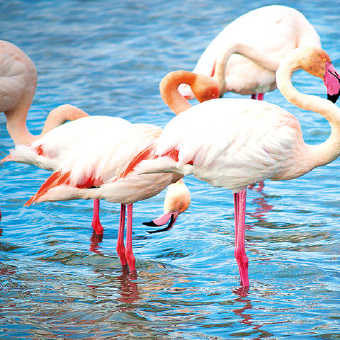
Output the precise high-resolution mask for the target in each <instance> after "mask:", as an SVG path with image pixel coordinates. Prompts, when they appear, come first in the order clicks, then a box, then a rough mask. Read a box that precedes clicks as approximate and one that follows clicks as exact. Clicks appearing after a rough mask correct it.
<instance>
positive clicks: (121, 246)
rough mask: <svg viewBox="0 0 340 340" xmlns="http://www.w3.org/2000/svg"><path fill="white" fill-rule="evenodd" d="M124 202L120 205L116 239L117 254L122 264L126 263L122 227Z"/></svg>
mask: <svg viewBox="0 0 340 340" xmlns="http://www.w3.org/2000/svg"><path fill="white" fill-rule="evenodd" d="M125 209H126V206H125V204H122V205H121V206H120V219H119V229H118V239H117V247H116V250H117V254H118V256H119V259H120V263H121V264H122V266H126V265H127V261H126V258H125V247H124V228H125Z"/></svg>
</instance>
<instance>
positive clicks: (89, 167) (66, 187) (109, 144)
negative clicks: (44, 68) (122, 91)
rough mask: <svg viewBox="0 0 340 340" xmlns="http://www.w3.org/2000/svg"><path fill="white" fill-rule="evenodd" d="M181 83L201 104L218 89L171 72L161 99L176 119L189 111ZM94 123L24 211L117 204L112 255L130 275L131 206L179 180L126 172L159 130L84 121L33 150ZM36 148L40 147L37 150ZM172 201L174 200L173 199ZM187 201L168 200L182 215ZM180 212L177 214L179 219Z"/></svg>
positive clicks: (66, 127) (132, 265)
mask: <svg viewBox="0 0 340 340" xmlns="http://www.w3.org/2000/svg"><path fill="white" fill-rule="evenodd" d="M184 78H185V79H184ZM183 80H184V81H187V82H188V83H189V84H191V86H192V87H193V88H194V91H195V93H196V96H197V97H198V98H199V99H200V100H201V101H204V100H209V99H211V98H217V97H218V90H219V89H218V85H217V84H216V82H215V81H214V80H212V79H211V78H209V77H205V76H200V75H195V74H193V73H191V72H184V71H183V72H182V71H180V72H174V73H173V74H172V79H171V81H169V83H168V84H167V85H166V86H165V87H164V88H163V91H164V93H163V95H165V96H166V97H167V98H168V100H169V101H170V102H174V101H175V103H174V112H176V113H180V112H183V111H184V110H186V109H187V108H188V107H190V106H191V105H190V104H189V103H188V102H187V101H186V100H185V99H184V98H183V97H182V96H181V95H180V94H179V93H178V91H177V88H178V85H179V84H180V81H183ZM174 90H175V91H174ZM173 92H176V93H173ZM98 120H104V123H103V124H102V127H101V128H99V127H98V128H96V129H95V131H93V132H92V133H90V134H89V135H88V136H87V138H86V139H85V140H84V141H82V143H78V144H77V145H75V146H74V147H72V149H70V150H68V151H67V152H64V153H63V154H62V155H61V156H60V159H59V161H58V169H57V171H56V172H54V173H53V174H52V175H51V176H50V177H49V178H48V179H47V180H46V182H45V183H44V184H43V185H42V187H41V188H40V189H39V191H38V192H37V193H36V194H35V195H34V196H33V197H32V198H31V199H30V200H29V201H28V202H27V203H26V205H30V204H32V203H36V202H43V201H59V200H71V199H106V200H107V201H109V202H114V203H120V204H121V215H120V223H119V231H118V241H117V253H118V256H119V258H120V261H121V264H122V265H123V266H124V265H126V264H127V265H128V266H129V268H130V270H131V271H134V270H135V257H134V255H133V251H132V205H133V203H134V202H137V201H140V200H145V199H147V198H150V197H152V196H155V195H157V194H158V193H159V192H161V191H162V190H163V189H165V188H166V187H167V186H168V185H169V184H171V183H175V182H176V181H178V180H179V179H180V178H181V177H182V175H177V174H150V175H149V174H148V175H140V174H139V173H136V172H134V171H133V169H132V168H131V165H130V162H131V160H132V159H134V157H135V156H136V155H138V154H139V153H140V152H141V151H142V150H147V149H148V146H150V145H152V144H153V142H154V141H155V140H156V139H157V138H158V137H159V135H160V133H161V131H162V129H161V128H159V127H157V126H154V125H151V124H131V123H129V122H128V121H126V120H123V119H120V118H109V117H87V118H82V119H79V120H77V121H74V122H69V123H66V124H64V125H63V126H60V127H58V128H55V129H54V130H53V131H51V132H50V133H48V134H46V135H45V136H43V138H42V139H41V140H38V141H36V142H35V143H36V144H34V145H32V146H34V147H36V148H40V149H41V150H42V151H43V152H46V153H48V152H49V146H50V145H53V143H55V141H57V140H59V138H61V136H64V135H65V134H66V132H65V131H67V132H69V133H70V132H72V131H73V133H74V134H83V132H82V131H83V128H82V125H83V124H86V126H93V124H94V123H95V122H96V121H98ZM110 121H111V123H110ZM41 145H42V147H40V146H41ZM125 172H127V173H128V175H126V176H124V177H122V176H119V174H121V173H125ZM176 186H178V187H182V186H184V182H177V184H176ZM174 190H176V189H174ZM176 191H177V190H176ZM182 191H183V189H182ZM170 192H172V190H171V191H170ZM171 195H172V194H171ZM174 196H175V197H177V198H178V195H177V194H176V195H174ZM187 198H188V196H187V191H185V190H184V204H182V203H183V202H178V201H177V199H176V201H174V200H172V202H173V204H174V205H176V207H177V208H178V209H181V211H183V207H184V208H185V209H186V208H187V207H188V206H189V204H190V195H189V202H185V200H186V199H187ZM126 210H127V234H126V248H125V246H124V228H125V225H124V224H125V212H126ZM169 210H171V213H173V210H174V209H173V208H171V207H170V208H169ZM181 211H178V213H180V212H181Z"/></svg>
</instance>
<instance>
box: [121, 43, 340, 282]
mask: <svg viewBox="0 0 340 340" xmlns="http://www.w3.org/2000/svg"><path fill="white" fill-rule="evenodd" d="M297 69H302V70H305V71H306V72H308V73H309V74H311V75H313V76H316V77H319V78H321V79H322V80H323V81H324V83H325V85H326V87H327V93H328V99H330V100H331V101H332V102H333V103H334V102H335V101H336V100H337V99H338V97H339V95H340V77H339V74H338V73H337V72H336V70H335V68H334V66H333V65H332V63H331V59H330V57H329V56H328V54H327V53H326V52H325V51H324V50H322V49H321V48H316V47H310V46H309V47H299V48H297V49H295V50H293V51H292V52H291V53H290V54H289V55H288V56H287V57H286V58H285V59H284V60H283V61H282V62H281V64H280V66H279V69H278V71H277V85H278V88H279V90H280V92H281V93H282V94H283V96H284V97H285V98H286V99H287V100H288V101H289V102H290V103H292V104H294V105H296V106H298V107H299V108H301V109H305V110H309V111H314V112H317V113H320V114H321V115H322V116H324V117H325V118H326V119H327V120H328V122H329V124H330V126H331V128H332V131H331V134H330V136H329V138H328V139H327V140H326V141H325V142H324V143H322V144H320V145H308V144H306V143H305V142H304V140H303V136H302V131H301V127H300V124H299V121H298V120H297V118H296V117H295V116H293V115H292V114H290V113H289V112H287V111H286V110H284V109H282V108H280V107H279V106H276V105H274V104H270V103H266V102H263V101H254V100H251V99H231V98H230V99H226V98H224V99H216V100H210V101H208V102H205V103H202V104H198V105H196V106H193V107H192V108H191V109H188V110H186V111H185V112H183V113H182V114H181V115H179V116H177V117H175V118H174V119H172V120H171V121H170V122H169V123H168V124H167V125H166V127H165V128H164V129H163V132H162V134H161V136H160V137H159V138H158V139H157V140H156V141H155V143H154V144H153V145H151V146H149V147H148V152H145V151H142V152H141V153H140V154H139V155H137V156H136V160H134V161H133V162H132V164H133V169H134V172H139V173H144V174H146V173H156V172H167V173H168V172H170V173H171V172H173V173H178V174H181V175H183V176H186V175H190V174H193V175H194V176H195V177H196V178H197V179H199V180H202V181H205V182H208V183H210V184H211V185H213V186H216V187H224V188H226V189H230V190H232V192H233V194H234V203H235V257H236V261H237V264H238V267H239V272H240V278H241V285H243V286H249V277H248V258H247V255H246V252H245V211H246V188H247V186H248V185H250V184H252V183H257V182H259V181H261V180H265V179H271V180H275V181H276V180H290V179H294V178H298V177H300V176H302V175H304V174H306V173H307V172H309V171H311V170H313V169H314V168H316V167H319V166H323V165H326V164H328V163H330V162H332V161H333V160H335V159H336V158H337V157H339V155H340V109H339V108H338V107H337V106H336V105H334V104H333V103H332V102H331V101H327V100H326V99H323V98H319V97H317V96H312V95H306V94H302V93H300V92H298V91H297V90H296V89H295V88H294V87H293V85H292V82H291V77H292V74H293V72H294V71H295V70H297ZM167 104H168V105H171V103H167ZM130 168H131V167H130ZM126 175H128V173H124V174H121V176H123V177H124V176H126Z"/></svg>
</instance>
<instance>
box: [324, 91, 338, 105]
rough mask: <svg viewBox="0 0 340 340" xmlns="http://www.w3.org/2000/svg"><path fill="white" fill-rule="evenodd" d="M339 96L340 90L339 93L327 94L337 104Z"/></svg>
mask: <svg viewBox="0 0 340 340" xmlns="http://www.w3.org/2000/svg"><path fill="white" fill-rule="evenodd" d="M339 96H340V92H339V93H337V94H327V99H328V100H330V101H331V102H332V103H334V104H335V103H336V101H337V100H338V98H339Z"/></svg>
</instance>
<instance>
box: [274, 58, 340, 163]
mask: <svg viewBox="0 0 340 340" xmlns="http://www.w3.org/2000/svg"><path fill="white" fill-rule="evenodd" d="M291 56H292V57H291V58H286V59H284V61H283V62H282V63H281V65H280V67H279V69H278V70H277V72H276V81H277V87H278V89H279V90H280V92H281V93H282V95H283V96H284V97H285V98H286V99H287V100H288V101H289V102H290V103H292V104H294V105H296V106H298V107H299V108H301V109H304V110H308V111H313V112H317V113H320V114H321V115H322V116H324V117H325V118H326V119H327V121H328V122H329V124H330V126H331V128H332V132H331V135H330V136H329V138H328V139H327V140H326V141H325V142H324V143H322V144H320V145H316V146H309V151H310V154H309V155H308V160H309V162H310V164H309V166H310V169H313V168H315V167H318V166H322V165H326V164H328V163H330V162H332V161H333V160H335V159H336V158H337V157H339V156H340V109H339V108H338V107H337V106H336V105H335V104H333V103H332V102H330V101H328V100H326V99H323V98H320V97H317V96H313V95H306V94H302V93H300V92H298V91H297V90H296V89H295V88H294V86H293V84H292V81H291V78H292V75H293V72H294V71H295V70H297V69H299V68H300V65H299V62H298V61H297V59H296V56H295V55H294V54H293V55H291Z"/></svg>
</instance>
